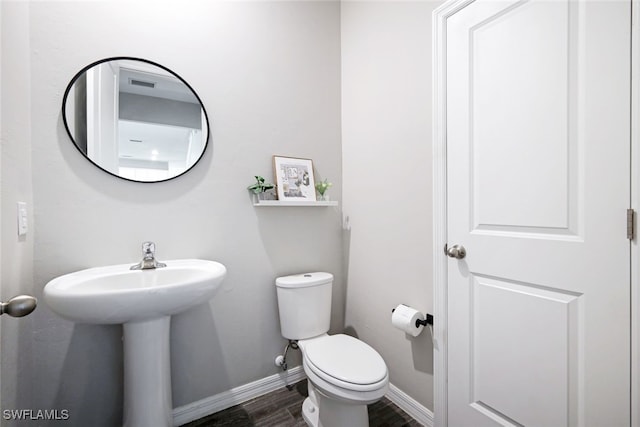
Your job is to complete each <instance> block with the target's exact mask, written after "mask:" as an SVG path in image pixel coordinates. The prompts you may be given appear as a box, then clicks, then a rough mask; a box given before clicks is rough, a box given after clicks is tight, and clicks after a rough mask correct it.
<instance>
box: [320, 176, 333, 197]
mask: <svg viewBox="0 0 640 427" xmlns="http://www.w3.org/2000/svg"><path fill="white" fill-rule="evenodd" d="M332 185H333V184H331V183H330V182H328V181H327V180H326V179H325V180H324V181H320V182H318V183H316V191H317V192H318V194H320V200H322V201H328V200H329V195H328V194H324V193H325V192H326V191H327V190H328V189H329V187H331V186H332Z"/></svg>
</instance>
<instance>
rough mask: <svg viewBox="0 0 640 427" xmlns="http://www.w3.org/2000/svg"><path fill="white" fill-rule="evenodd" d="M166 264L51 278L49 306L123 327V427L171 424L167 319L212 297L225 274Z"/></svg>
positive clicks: (204, 265) (188, 262)
mask: <svg viewBox="0 0 640 427" xmlns="http://www.w3.org/2000/svg"><path fill="white" fill-rule="evenodd" d="M164 262H165V263H166V264H167V266H166V267H163V268H156V269H149V270H130V267H131V264H121V265H113V266H109V267H98V268H90V269H87V270H81V271H78V272H75V273H71V274H66V275H64V276H60V277H58V278H56V279H53V280H52V281H50V282H49V283H47V285H46V286H45V287H44V299H45V302H46V303H47V305H48V306H49V307H50V308H51V309H52V310H53V311H54V312H55V313H57V314H59V315H60V316H62V317H64V318H66V319H69V320H72V321H74V322H78V323H93V324H117V323H122V324H123V330H124V425H125V426H130V427H147V426H148V427H159V426H171V425H173V415H172V403H171V371H170V365H169V363H170V362H169V360H170V359H169V324H170V320H171V315H173V314H177V313H180V312H182V311H185V310H187V309H189V308H191V307H193V306H195V305H197V304H201V303H204V302H206V301H208V300H209V299H211V297H213V295H214V294H215V292H216V290H217V289H218V287H219V286H220V283H222V280H223V279H224V276H225V274H226V268H225V267H224V265H222V264H220V263H218V262H215V261H205V260H198V259H185V260H173V261H164Z"/></svg>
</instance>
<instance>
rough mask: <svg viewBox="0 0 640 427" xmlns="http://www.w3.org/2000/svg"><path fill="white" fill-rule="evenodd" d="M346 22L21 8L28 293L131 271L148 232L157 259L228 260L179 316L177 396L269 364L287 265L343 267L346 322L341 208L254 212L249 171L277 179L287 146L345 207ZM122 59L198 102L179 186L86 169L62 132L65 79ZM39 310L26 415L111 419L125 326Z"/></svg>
mask: <svg viewBox="0 0 640 427" xmlns="http://www.w3.org/2000/svg"><path fill="white" fill-rule="evenodd" d="M339 14H340V6H339V3H337V2H255V3H254V2H208V1H200V2H197V1H182V2H176V1H174V2H167V3H160V2H155V3H153V4H151V3H149V2H145V1H136V2H126V5H125V3H122V2H118V1H113V2H93V1H92V2H76V1H71V2H37V3H32V4H31V6H30V22H29V24H30V37H31V49H30V52H31V55H30V58H25V59H24V60H25V61H26V63H28V62H29V59H30V62H31V65H32V68H31V89H32V108H31V115H32V123H31V132H32V139H31V141H32V142H31V145H32V149H33V151H32V163H33V171H34V173H33V197H34V205H35V219H34V222H35V226H36V229H35V254H34V270H35V271H34V275H35V288H36V294H37V295H38V296H41V291H42V288H43V287H44V285H45V284H46V283H47V281H49V280H50V279H52V278H53V277H55V276H58V275H60V274H64V273H68V272H71V271H75V270H78V269H82V268H87V267H92V266H99V265H108V264H116V263H135V262H137V261H138V260H139V258H140V244H141V243H142V241H144V240H153V241H155V242H156V244H157V256H158V258H159V259H160V260H166V259H172V258H189V257H197V258H205V259H213V260H218V261H221V262H222V263H224V264H225V265H226V266H227V268H228V272H229V273H228V277H227V279H226V280H225V282H224V284H223V286H222V288H221V289H220V292H219V293H218V294H217V295H216V296H215V297H214V299H213V300H212V301H211V303H210V304H207V305H202V306H199V307H196V308H194V309H193V310H191V311H189V312H187V313H184V314H182V315H179V316H176V317H174V319H173V321H172V338H171V351H172V357H171V362H172V365H173V404H174V406H181V405H185V404H187V403H191V402H194V401H196V400H199V399H202V398H205V397H208V396H212V395H215V394H217V393H220V392H223V391H226V390H229V389H231V388H233V387H236V386H239V385H241V384H245V383H248V382H251V381H254V380H256V379H259V378H263V377H266V376H268V375H271V374H273V373H275V372H277V369H276V367H275V366H274V364H273V360H274V358H275V356H276V355H277V354H279V353H280V352H282V349H283V347H284V340H282V338H281V336H280V331H279V323H278V315H277V305H276V294H275V288H274V285H273V282H274V279H275V277H277V276H279V275H285V274H293V273H296V272H303V271H314V270H325V271H330V272H333V273H334V274H336V283H335V293H334V306H333V311H334V315H333V317H332V329H333V330H334V331H339V330H342V327H343V324H344V323H343V316H344V314H343V313H344V301H343V295H344V285H343V282H344V278H343V277H342V253H341V250H340V248H341V242H342V240H341V239H342V234H341V216H340V213H339V210H338V209H334V208H254V207H253V206H252V204H251V202H250V199H249V194H248V192H247V191H246V186H247V185H249V184H251V181H252V180H253V175H255V174H261V175H263V176H266V177H270V176H271V156H272V155H274V154H278V155H289V156H299V157H305V158H311V159H313V161H314V165H315V167H316V169H317V170H318V172H319V178H325V177H326V178H329V180H330V181H332V182H333V183H334V186H333V187H332V189H331V190H330V191H331V196H332V197H333V199H338V200H340V198H341V187H342V185H341V181H342V177H341V149H340V138H341V135H340V18H339ZM4 40H5V38H4V37H3V42H4ZM120 55H127V56H137V57H142V58H146V59H149V60H152V61H155V62H158V63H160V64H163V65H165V66H167V67H169V68H171V69H172V70H174V71H175V72H176V73H178V74H179V75H180V76H181V77H183V78H184V79H185V80H186V81H187V82H189V84H190V85H191V86H192V87H193V88H194V89H195V90H196V91H197V92H198V94H199V95H200V97H201V99H202V100H203V102H204V105H205V107H206V109H207V111H208V114H209V117H210V120H211V130H212V134H211V143H212V146H210V147H209V148H208V149H207V152H206V154H205V155H204V157H203V159H202V160H201V162H200V163H199V164H198V165H197V166H196V167H195V168H194V169H193V170H192V171H191V172H189V173H187V174H186V175H184V176H182V177H180V178H178V179H176V180H172V181H168V182H165V183H160V184H139V183H132V182H127V181H124V180H118V179H116V178H114V177H112V176H110V175H108V174H106V173H104V172H103V171H100V170H98V169H97V168H95V167H93V166H92V165H91V164H90V163H89V162H88V161H87V160H86V159H84V158H83V157H82V156H81V154H80V153H79V152H78V150H76V148H75V147H74V146H73V144H72V143H71V141H70V140H69V138H68V137H67V135H66V133H65V130H64V126H63V123H62V118H61V115H60V110H61V103H62V96H63V93H64V90H65V87H66V85H67V83H68V81H69V80H70V79H71V78H72V77H73V75H74V74H75V73H76V72H77V71H78V70H80V69H81V68H82V67H84V66H85V65H87V64H89V63H91V62H93V61H95V60H98V59H101V58H105V57H110V56H120ZM3 59H4V58H3ZM3 77H4V70H3ZM3 95H4V93H3ZM20 99H21V98H19V100H18V102H28V98H27V100H23V101H20ZM3 100H4V96H3ZM14 101H15V100H14ZM3 125H4V123H3ZM28 127H29V126H27V128H28ZM3 166H4V165H3ZM3 173H4V170H3ZM4 249H5V248H3V252H4ZM32 317H33V319H34V321H35V327H34V330H33V345H34V353H33V354H34V356H33V357H34V362H33V376H32V377H31V381H32V382H33V383H34V385H37V387H34V391H33V402H32V407H35V408H46V409H51V408H58V409H69V411H70V417H71V419H70V421H71V423H70V425H83V426H86V425H92V426H100V425H105V426H111V425H117V424H118V423H119V422H120V417H121V406H122V400H121V399H122V355H121V353H122V344H121V340H120V338H121V328H120V327H118V326H92V325H74V324H73V323H71V322H68V321H65V320H63V319H61V318H59V317H58V316H56V315H55V314H53V313H51V312H50V311H49V310H47V308H46V307H45V306H44V304H43V305H42V306H41V307H40V308H39V309H38V310H37V311H36V313H34V315H33V316H32ZM3 380H4V379H3ZM3 408H7V406H6V405H3Z"/></svg>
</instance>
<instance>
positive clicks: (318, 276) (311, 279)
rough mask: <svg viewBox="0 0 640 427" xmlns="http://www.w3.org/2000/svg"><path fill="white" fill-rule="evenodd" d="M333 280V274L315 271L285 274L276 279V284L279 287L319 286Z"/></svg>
mask: <svg viewBox="0 0 640 427" xmlns="http://www.w3.org/2000/svg"><path fill="white" fill-rule="evenodd" d="M332 281H333V274H331V273H323V272H320V271H318V272H315V273H302V274H294V275H292V276H283V277H278V278H277V279H276V286H277V287H279V288H306V287H310V286H318V285H324V284H327V283H330V282H332Z"/></svg>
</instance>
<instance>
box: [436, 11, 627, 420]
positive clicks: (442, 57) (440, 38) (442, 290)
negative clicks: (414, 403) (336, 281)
mask: <svg viewBox="0 0 640 427" xmlns="http://www.w3.org/2000/svg"><path fill="white" fill-rule="evenodd" d="M473 1H475V0H451V1H448V2H446V3H444V4H443V5H441V6H440V7H438V8H437V9H435V10H434V11H433V15H432V44H433V50H432V58H431V59H432V68H433V75H432V79H433V80H432V91H433V92H432V93H433V101H432V102H433V134H432V139H433V308H434V317H435V319H436V320H435V321H434V325H433V335H434V345H433V352H434V355H433V376H434V379H433V387H434V398H433V400H434V401H433V413H434V426H436V427H445V426H446V425H447V405H448V403H447V401H448V386H447V355H448V342H447V331H448V325H447V316H448V312H447V257H445V256H443V253H442V250H443V248H444V245H445V244H446V243H447V135H446V124H447V121H446V119H447V117H446V105H447V104H446V99H447V96H446V95H447V93H446V92H447V82H446V47H447V40H446V27H447V19H448V18H449V17H450V16H451V15H453V14H455V13H457V12H458V11H459V10H461V9H463V8H464V7H466V6H468V5H469V4H471V3H472V2H473ZM638 1H640V0H638Z"/></svg>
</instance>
